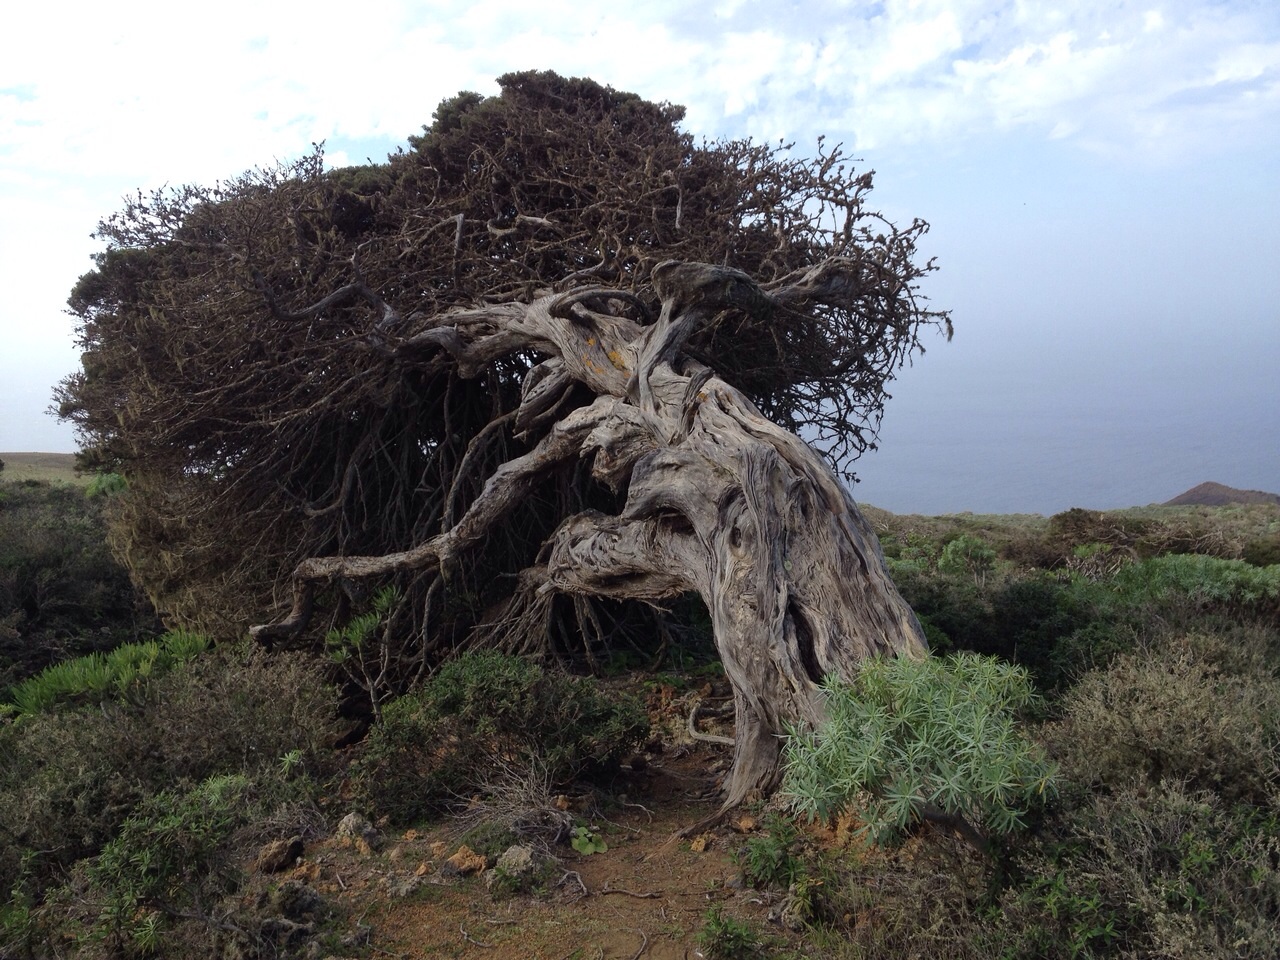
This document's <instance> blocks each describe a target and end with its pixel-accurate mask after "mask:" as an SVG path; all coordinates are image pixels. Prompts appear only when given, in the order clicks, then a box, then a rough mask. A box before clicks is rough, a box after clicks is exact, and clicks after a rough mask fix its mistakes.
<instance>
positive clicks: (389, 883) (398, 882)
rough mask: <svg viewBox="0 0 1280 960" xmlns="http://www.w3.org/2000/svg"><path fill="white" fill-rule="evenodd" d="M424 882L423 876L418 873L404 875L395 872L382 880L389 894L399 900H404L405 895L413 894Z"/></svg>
mask: <svg viewBox="0 0 1280 960" xmlns="http://www.w3.org/2000/svg"><path fill="white" fill-rule="evenodd" d="M422 883H423V880H422V876H421V875H420V874H416V873H409V874H403V875H398V874H394V873H393V874H391V876H389V877H386V878H385V879H383V881H382V885H383V886H384V887H385V888H386V890H387V893H388V895H390V896H391V897H394V898H395V899H397V900H403V899H404V898H405V897H407V896H409V895H410V894H412V893H413V892H414V891H415V890H417V889H418V888H419V887H420V886H422Z"/></svg>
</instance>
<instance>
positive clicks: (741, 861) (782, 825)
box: [734, 814, 804, 890]
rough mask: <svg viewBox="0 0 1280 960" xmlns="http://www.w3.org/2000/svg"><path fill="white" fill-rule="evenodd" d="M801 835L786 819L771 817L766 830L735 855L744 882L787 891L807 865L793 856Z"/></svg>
mask: <svg viewBox="0 0 1280 960" xmlns="http://www.w3.org/2000/svg"><path fill="white" fill-rule="evenodd" d="M799 839H800V832H799V831H798V830H797V829H796V827H795V824H793V823H792V822H791V821H790V820H788V819H787V818H785V817H781V816H778V815H777V814H770V815H769V816H767V817H766V818H765V822H764V830H763V831H761V832H760V833H757V834H754V835H753V836H751V837H748V838H747V842H746V844H744V845H743V847H742V849H741V850H739V851H738V852H737V853H735V854H734V862H735V863H737V865H738V867H739V868H740V869H741V870H742V876H743V879H744V880H745V881H746V882H747V884H749V885H750V886H753V887H758V888H762V889H763V888H776V889H780V890H786V889H787V888H789V887H790V886H791V885H792V884H793V883H795V882H796V881H797V880H798V879H799V878H800V876H801V875H802V873H803V871H804V864H803V862H802V861H801V860H800V858H799V857H797V856H796V855H795V853H794V852H793V847H794V846H795V844H796V841H797V840H799Z"/></svg>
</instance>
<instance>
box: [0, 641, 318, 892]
mask: <svg viewBox="0 0 1280 960" xmlns="http://www.w3.org/2000/svg"><path fill="white" fill-rule="evenodd" d="M335 708H336V704H335V697H334V694H333V692H332V690H331V689H330V688H329V687H328V686H327V685H326V684H325V683H324V682H323V679H322V677H321V676H320V674H319V672H318V670H317V667H316V665H315V664H314V663H313V662H310V661H308V660H307V659H304V658H302V657H300V656H297V655H293V656H280V655H276V656H271V655H267V654H265V653H262V652H261V651H254V652H252V653H250V654H249V655H247V656H245V655H241V654H238V653H237V652H235V651H230V650H220V651H217V652H215V653H212V654H206V655H204V656H201V657H198V658H197V659H195V660H193V661H189V662H186V663H183V664H181V665H179V666H177V667H175V668H174V669H173V670H172V671H171V672H170V673H168V674H166V675H165V676H163V677H161V678H159V679H157V680H155V681H154V682H153V683H152V685H151V687H150V692H149V696H148V698H147V701H146V702H145V703H143V704H135V703H119V702H115V701H111V700H108V701H104V702H103V703H102V704H101V705H100V706H98V707H96V708H94V709H88V710H59V711H53V712H45V713H40V714H37V715H34V716H32V717H30V718H29V719H27V720H25V721H23V722H22V723H17V724H14V723H9V724H0V889H3V890H8V889H10V888H11V887H12V885H13V884H14V883H16V882H18V881H19V880H22V881H23V882H24V883H27V884H28V886H29V887H30V889H31V891H32V892H33V893H35V894H39V893H40V892H41V891H43V890H44V889H45V888H46V887H47V886H48V885H49V883H50V882H52V881H53V880H54V879H55V878H57V877H59V876H61V875H64V874H65V873H66V872H67V871H68V870H70V869H71V867H72V865H73V864H74V863H75V862H76V861H77V860H80V859H82V858H84V857H88V856H92V855H95V854H96V853H98V851H99V850H100V849H101V848H102V847H103V845H104V844H106V843H107V842H108V841H109V840H110V839H111V838H112V837H113V836H114V835H115V833H116V831H117V830H118V829H119V827H120V825H121V824H122V823H123V822H124V821H125V820H126V819H127V818H128V817H129V816H131V815H132V814H133V813H134V812H135V811H136V810H137V809H138V807H139V804H141V803H142V802H143V801H144V800H145V799H146V798H147V797H149V796H152V795H154V794H156V793H158V792H160V791H161V790H164V789H171V788H174V787H175V785H177V784H181V783H187V784H191V783H198V782H201V781H203V780H205V779H208V778H209V777H213V776H218V775H222V774H231V773H244V774H245V775H247V776H255V775H258V774H259V773H260V772H263V773H265V772H271V773H272V774H275V773H277V772H278V771H279V770H280V758H281V757H282V756H284V755H285V754H287V753H289V752H290V751H292V750H300V751H301V752H302V753H301V758H302V759H301V763H302V765H303V766H304V767H305V768H307V769H310V770H312V771H313V772H317V773H324V772H325V771H326V769H327V768H328V767H329V766H330V764H331V760H330V759H329V757H330V751H329V749H328V747H327V741H328V740H329V738H331V736H332V735H333V731H334V723H335Z"/></svg>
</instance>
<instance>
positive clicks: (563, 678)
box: [352, 652, 649, 823]
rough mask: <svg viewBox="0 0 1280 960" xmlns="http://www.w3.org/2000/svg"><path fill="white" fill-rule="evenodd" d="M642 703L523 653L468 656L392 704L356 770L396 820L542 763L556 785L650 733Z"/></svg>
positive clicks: (365, 791)
mask: <svg viewBox="0 0 1280 960" xmlns="http://www.w3.org/2000/svg"><path fill="white" fill-rule="evenodd" d="M648 729H649V727H648V719H647V717H646V716H645V713H644V711H643V710H642V709H641V706H640V704H639V702H638V701H637V700H635V699H633V698H631V697H629V696H622V697H618V696H611V695H608V694H606V693H605V691H604V690H602V689H601V688H600V686H599V684H598V682H597V681H595V680H592V679H590V678H583V677H573V676H570V675H568V674H565V673H561V672H559V671H557V670H554V669H544V668H543V667H541V666H539V665H538V664H536V663H533V662H531V661H529V660H527V659H522V658H520V657H511V656H507V655H504V654H499V653H495V652H483V653H469V654H464V655H463V656H461V657H459V658H457V659H455V660H452V661H450V662H448V663H446V664H445V665H444V666H443V667H442V668H441V669H440V671H439V672H438V673H436V674H435V675H434V676H433V677H432V678H431V679H430V680H428V681H427V682H426V683H425V684H423V685H422V687H421V688H419V689H418V690H416V691H414V692H413V693H410V694H407V695H405V696H403V697H401V698H399V699H398V700H395V701H393V702H391V703H389V704H387V706H386V707H385V709H384V710H383V714H382V723H381V724H380V725H379V726H377V727H376V728H375V729H374V730H373V732H372V733H371V734H370V736H369V740H368V743H367V745H366V747H365V753H364V756H363V757H361V759H360V760H359V761H357V762H356V763H355V764H354V766H353V770H352V782H353V784H354V786H355V788H356V790H357V793H358V794H359V795H360V796H361V798H362V799H363V801H364V802H365V803H366V804H367V805H368V806H369V807H371V808H373V809H376V810H377V811H378V812H379V813H383V814H387V815H389V816H390V817H392V818H393V819H394V820H396V821H397V822H403V823H409V822H413V821H415V820H418V819H421V818H423V817H424V816H426V815H427V814H429V813H431V812H433V811H437V810H439V809H440V808H441V807H443V806H447V805H448V804H450V803H452V802H455V801H457V799H458V798H460V797H468V796H470V795H471V794H472V793H473V792H474V791H476V790H477V789H479V788H482V787H483V786H484V785H485V783H486V781H488V780H490V779H492V778H493V777H494V776H495V774H497V773H498V772H499V770H500V769H501V768H503V767H512V766H514V767H516V768H522V767H527V766H528V765H529V764H531V763H536V764H538V765H539V766H540V767H541V768H542V769H544V770H545V771H546V773H547V776H548V778H549V779H550V780H551V781H552V782H564V781H567V780H570V779H572V778H573V777H575V776H578V775H580V774H584V773H589V772H591V771H592V770H593V769H597V770H598V769H600V768H601V767H607V766H608V765H611V764H616V763H617V762H619V761H620V760H622V759H624V758H625V757H626V756H627V755H628V754H629V753H630V752H631V751H633V750H634V749H635V747H636V745H637V744H639V743H640V742H642V741H643V740H644V738H645V736H646V735H647V734H648Z"/></svg>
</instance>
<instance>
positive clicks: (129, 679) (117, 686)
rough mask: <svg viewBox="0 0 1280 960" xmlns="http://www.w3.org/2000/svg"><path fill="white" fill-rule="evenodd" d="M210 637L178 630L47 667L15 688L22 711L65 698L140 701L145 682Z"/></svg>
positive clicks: (29, 713) (66, 700)
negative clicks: (157, 637) (152, 638)
mask: <svg viewBox="0 0 1280 960" xmlns="http://www.w3.org/2000/svg"><path fill="white" fill-rule="evenodd" d="M208 646H209V639H208V638H207V637H205V636H202V635H200V634H196V633H188V632H186V631H182V630H173V631H170V632H169V633H166V634H165V635H164V636H162V637H160V638H159V639H158V640H148V641H145V642H142V643H126V644H122V645H121V646H119V647H117V648H116V649H114V650H112V651H111V652H110V653H107V654H101V653H91V654H89V655H87V656H84V657H76V658H75V659H72V660H63V661H61V662H60V663H55V664H53V665H52V666H50V667H47V668H45V669H44V670H42V671H41V672H40V673H38V674H36V675H35V676H34V677H29V678H28V679H26V680H24V681H23V682H22V683H20V684H18V685H17V686H16V687H14V688H13V691H12V692H11V694H10V701H11V704H12V707H13V711H12V712H14V713H16V714H17V715H18V716H20V717H22V716H27V717H29V716H33V715H35V714H37V713H40V712H42V711H45V710H50V709H53V708H54V707H55V706H57V705H58V704H63V703H72V704H79V703H98V702H101V701H102V700H105V699H108V698H111V697H115V698H117V699H120V700H130V701H137V702H140V698H144V697H145V685H146V683H147V682H148V681H149V680H151V679H153V678H155V677H158V676H160V675H161V674H163V673H166V672H168V671H169V670H171V669H172V668H173V667H174V666H175V665H177V664H179V663H182V662H184V661H187V660H190V659H192V658H193V657H195V656H197V655H199V654H200V653H202V652H204V650H206V649H207V648H208Z"/></svg>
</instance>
